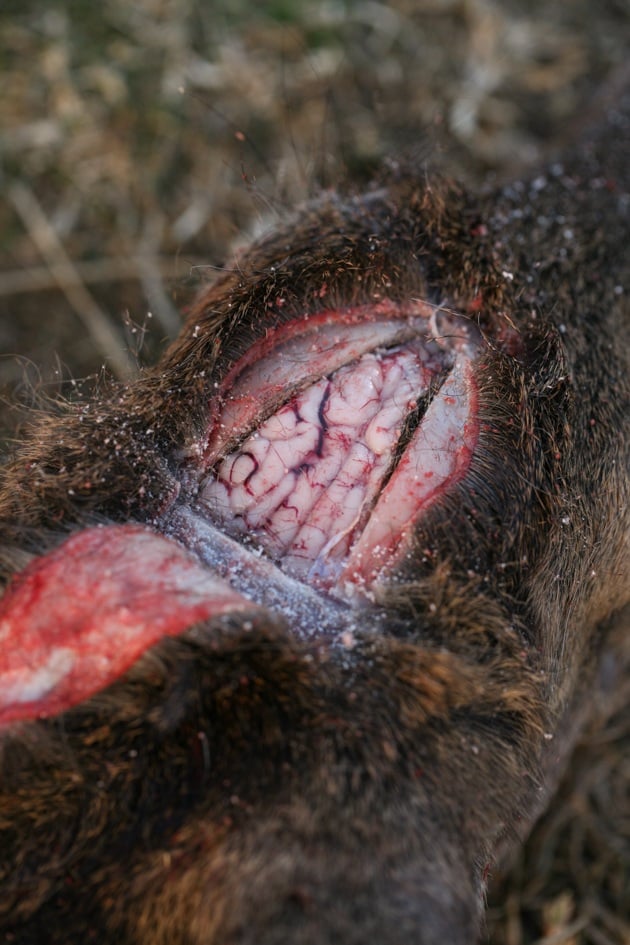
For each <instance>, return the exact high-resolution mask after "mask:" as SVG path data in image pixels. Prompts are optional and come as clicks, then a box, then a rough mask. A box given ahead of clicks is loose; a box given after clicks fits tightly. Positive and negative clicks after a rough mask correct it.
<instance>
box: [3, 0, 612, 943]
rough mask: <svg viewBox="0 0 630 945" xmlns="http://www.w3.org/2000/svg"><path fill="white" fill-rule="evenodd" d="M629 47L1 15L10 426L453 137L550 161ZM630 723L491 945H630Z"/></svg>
mask: <svg viewBox="0 0 630 945" xmlns="http://www.w3.org/2000/svg"><path fill="white" fill-rule="evenodd" d="M629 48H630V5H629V2H628V0H598V2H597V3H595V2H593V0H557V2H550V0H501V2H500V0H420V2H412V0H388V2H376V0H368V2H359V0H345V2H342V0H324V2H316V0H273V2H261V3H254V2H253V0H135V2H132V3H130V2H129V0H106V2H103V3H102V4H97V3H92V2H90V0H39V2H36V0H35V2H33V0H21V2H18V0H1V2H0V70H1V74H2V94H0V355H1V356H0V396H1V398H2V403H3V404H4V408H5V409H4V410H2V412H1V413H2V427H1V431H0V432H1V433H2V435H3V436H4V438H6V436H7V432H8V431H10V430H11V429H13V428H14V427H15V425H16V423H17V421H18V419H19V417H20V412H19V411H16V410H15V409H11V408H9V406H8V405H9V403H11V402H15V401H16V400H20V401H22V402H24V401H26V402H28V401H29V400H31V399H34V398H36V397H37V395H38V392H43V393H52V394H56V393H64V394H65V393H67V392H68V391H69V390H72V388H73V387H74V386H82V387H83V388H84V389H89V387H90V384H91V383H93V378H94V377H95V376H96V375H97V374H98V372H99V371H100V369H101V367H102V366H103V365H106V367H107V369H108V370H110V371H113V372H114V373H115V374H117V375H119V376H126V375H127V374H129V373H130V372H131V373H133V371H134V370H136V369H137V365H138V364H142V363H144V362H145V361H150V360H151V359H152V358H154V357H155V355H156V352H157V351H158V350H159V348H160V346H161V345H162V344H163V342H164V340H165V339H167V338H168V337H171V336H172V335H173V334H174V333H176V331H177V327H178V324H179V318H180V315H179V313H180V312H181V311H182V309H185V306H186V304H187V302H188V300H189V299H190V298H191V297H192V295H193V294H194V292H195V289H196V287H197V286H198V284H199V280H200V279H203V278H205V277H206V276H207V274H208V273H212V271H213V267H216V266H220V265H221V264H222V262H223V261H225V260H226V258H228V257H229V255H230V253H231V251H232V249H233V248H234V246H235V245H237V244H238V242H239V241H241V240H242V239H244V238H246V237H247V236H249V235H251V234H253V233H256V232H257V231H259V230H260V228H262V227H264V226H267V225H268V224H269V223H272V222H273V220H274V219H275V218H277V217H278V216H282V214H283V212H284V210H285V209H286V208H289V207H292V206H294V205H295V204H296V203H297V202H300V201H302V200H303V199H305V198H306V197H308V196H309V194H312V193H314V192H317V190H318V189H319V188H322V187H324V188H325V187H331V186H335V185H336V184H337V183H338V182H339V181H341V180H344V179H347V178H350V179H353V180H358V181H359V182H360V181H362V180H364V179H368V178H369V177H370V175H371V174H372V173H373V171H374V169H375V168H377V167H378V165H379V163H380V162H381V161H382V160H383V159H384V158H386V157H387V156H388V155H391V154H397V153H400V152H401V151H404V152H406V153H409V152H412V153H413V151H414V150H416V149H417V150H418V151H419V153H423V149H424V148H425V145H424V144H423V142H424V141H426V139H427V137H428V138H429V139H431V138H432V137H433V136H435V135H437V136H439V138H440V140H441V141H443V142H445V143H446V145H447V147H446V149H445V151H444V153H443V155H442V157H441V158H440V161H441V162H443V163H444V164H446V165H447V166H448V168H449V169H450V170H451V171H452V172H453V173H455V174H457V175H458V176H461V177H464V178H466V179H468V180H469V181H471V182H473V183H474V182H477V181H479V180H481V179H483V178H484V177H486V176H487V175H488V174H490V175H505V174H509V173H510V172H511V171H513V170H514V169H516V168H519V167H521V166H523V165H527V164H531V163H533V162H535V161H536V160H537V159H539V158H540V157H541V156H542V155H543V154H544V153H545V151H546V150H547V149H549V148H550V147H553V145H554V143H560V142H562V140H563V138H564V137H565V136H566V135H567V130H568V128H569V126H570V124H571V122H572V121H573V120H574V117H575V115H576V113H577V114H579V111H580V108H581V104H582V103H583V102H584V101H585V100H586V99H587V97H588V94H589V92H590V91H591V90H592V89H593V88H594V87H596V86H597V85H598V83H600V82H602V81H604V80H605V79H606V77H607V76H608V75H609V74H610V72H611V71H612V70H613V69H614V68H615V66H617V65H619V64H620V63H622V62H624V61H625V59H626V58H627V56H628V49H629ZM629 159H630V156H629ZM629 731H630V713H628V711H627V710H626V711H625V712H624V711H623V710H622V711H621V713H619V714H618V715H617V716H615V718H614V719H613V720H612V721H611V722H610V723H609V725H608V726H607V727H606V728H605V729H604V730H603V731H598V732H595V733H592V734H591V735H590V736H589V737H588V739H587V740H586V743H585V745H584V746H583V747H582V748H581V749H580V751H579V752H578V753H577V754H576V759H575V762H574V765H573V769H572V772H571V776H570V777H569V778H568V779H567V781H566V783H565V785H564V786H563V787H562V789H561V792H560V795H559V798H560V799H559V801H558V802H557V803H556V804H555V805H554V807H553V808H552V810H551V811H550V813H549V814H548V816H547V817H546V818H545V820H544V821H543V823H542V824H541V826H540V827H539V828H538V829H537V831H536V832H535V834H534V836H533V837H532V839H531V841H530V843H529V844H528V846H527V848H526V849H525V851H524V852H523V854H522V856H521V857H520V859H519V861H518V863H516V864H514V865H513V867H512V869H511V871H509V872H507V873H506V874H505V875H497V876H496V877H495V879H494V892H493V894H492V896H491V900H490V922H489V928H488V932H487V936H486V938H485V940H486V941H488V942H491V943H493V945H533V943H545V945H561V943H564V945H587V943H588V945H628V943H630V917H629V913H630V878H629V874H630V760H629V759H630V735H629ZM445 945H447V943H445Z"/></svg>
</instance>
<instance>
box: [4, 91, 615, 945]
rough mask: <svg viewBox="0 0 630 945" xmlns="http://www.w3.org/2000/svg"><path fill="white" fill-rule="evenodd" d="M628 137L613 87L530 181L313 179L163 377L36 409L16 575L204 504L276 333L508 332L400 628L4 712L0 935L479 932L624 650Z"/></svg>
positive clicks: (385, 608) (425, 530)
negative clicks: (496, 868) (435, 319)
mask: <svg viewBox="0 0 630 945" xmlns="http://www.w3.org/2000/svg"><path fill="white" fill-rule="evenodd" d="M622 142H623V144H622ZM629 144H630V95H629V94H624V95H622V96H621V98H620V102H619V105H618V111H616V112H615V113H614V114H611V115H609V116H608V121H604V122H602V123H601V125H600V128H599V130H596V131H595V132H592V133H589V135H588V136H587V137H586V139H585V141H584V142H583V143H582V144H581V145H580V147H579V148H576V149H575V151H573V152H572V154H571V157H570V159H569V160H570V164H568V163H566V162H565V165H566V166H563V167H562V168H561V167H560V166H559V165H556V166H554V167H553V168H552V169H550V170H546V171H545V172H543V173H541V175H538V176H535V177H533V178H532V179H531V180H526V181H523V182H516V183H514V184H511V185H509V186H507V187H505V188H502V189H499V190H492V191H488V192H486V193H482V194H481V195H480V196H476V197H475V196H471V195H470V194H468V193H467V192H465V191H464V190H463V189H462V188H461V187H459V186H457V185H454V184H452V183H448V182H443V181H441V180H439V179H438V178H437V177H435V178H433V177H429V178H428V182H427V179H426V178H425V174H424V172H422V173H421V174H416V173H415V172H411V171H409V170H408V169H406V168H401V167H396V166H394V167H392V168H391V169H390V171H389V173H388V175H386V177H385V179H384V180H383V181H382V182H379V184H378V185H375V187H374V188H373V189H372V190H371V191H369V192H368V193H367V194H364V195H361V196H354V195H349V196H346V197H343V196H337V195H331V196H325V197H323V198H322V199H321V200H320V201H318V202H317V203H315V204H313V205H310V206H308V207H306V208H305V209H304V210H302V211H300V212H299V213H298V214H297V215H296V218H295V219H294V220H291V221H290V222H289V223H288V224H287V225H286V226H285V227H282V228H279V229H277V230H275V231H274V232H273V233H271V234H270V235H269V236H268V237H266V238H265V239H263V240H262V241H260V242H259V243H258V244H256V245H255V246H253V247H252V248H251V249H250V250H248V251H247V252H245V253H244V254H243V255H242V256H241V257H240V258H239V259H238V260H237V261H236V262H235V264H234V266H233V268H232V269H231V270H230V271H228V272H226V274H225V275H224V276H223V277H222V278H220V279H218V280H217V282H216V283H214V284H212V285H210V286H209V287H208V289H207V290H206V291H205V292H204V293H203V294H202V295H201V297H200V298H199V301H198V302H197V304H196V305H195V307H194V308H193V310H192V311H191V313H190V316H189V318H188V321H187V326H186V328H185V330H184V332H183V334H182V336H181V337H180V339H179V340H178V341H177V342H176V343H175V344H174V345H173V346H172V347H171V348H170V349H169V350H168V351H167V352H166V354H165V356H164V358H163V359H162V361H161V362H160V364H159V365H158V366H157V367H156V368H155V369H154V370H153V371H150V372H147V373H146V374H145V375H144V376H142V377H141V378H140V379H139V380H138V381H136V382H135V383H133V384H132V385H130V386H129V387H127V388H115V387H114V388H112V390H110V391H107V392H106V393H105V394H104V395H103V397H102V398H101V399H100V400H95V401H93V402H89V403H80V404H77V405H70V406H68V407H66V408H64V409H63V410H62V411H60V412H59V413H58V414H57V415H56V416H54V417H52V416H51V417H44V418H42V419H41V420H39V421H37V422H36V423H34V424H33V428H32V430H31V432H30V434H29V436H28V437H27V438H26V439H25V441H24V443H23V444H22V445H21V446H20V449H19V450H18V452H17V454H16V455H15V457H14V458H13V459H12V460H11V462H9V463H8V464H7V466H6V469H5V474H4V485H3V488H2V492H1V493H0V516H1V518H2V521H3V529H4V552H3V560H4V561H5V568H4V578H5V579H9V578H10V576H11V573H12V571H13V570H15V569H17V568H19V567H22V566H23V564H24V561H25V553H27V554H39V553H41V552H43V551H44V550H46V549H47V548H49V547H51V546H53V545H55V544H58V543H59V541H60V540H61V539H62V538H63V537H64V536H65V535H66V534H67V533H68V531H70V530H74V529H77V528H81V527H85V526H86V525H88V524H90V523H92V522H95V521H116V522H119V521H127V520H129V519H135V520H139V521H142V522H147V523H150V524H154V525H155V526H156V527H159V526H160V521H161V516H163V515H164V513H165V510H167V509H168V508H169V507H170V506H171V504H172V503H173V502H174V501H175V500H176V496H178V493H179V498H178V499H177V501H186V500H187V499H188V498H190V499H191V500H192V498H194V493H195V488H196V484H197V466H196V454H195V442H196V440H197V439H198V438H199V437H200V435H201V434H202V432H203V430H204V429H205V427H206V425H207V423H208V419H209V411H211V410H212V396H211V392H212V390H213V382H214V380H215V378H217V377H220V376H221V374H222V372H224V371H225V370H226V368H227V367H228V366H229V365H230V364H231V363H233V361H234V360H235V359H236V358H237V357H238V356H239V355H240V354H241V353H242V352H243V351H244V350H246V349H247V347H248V346H249V345H250V344H251V342H252V340H253V339H254V338H255V337H257V336H259V335H260V333H261V332H263V331H264V330H265V328H268V327H270V326H273V325H274V324H278V323H281V322H282V321H284V320H288V319H289V318H291V317H294V316H295V315H296V314H299V313H303V312H307V311H308V312H314V311H317V310H321V309H324V308H329V307H331V306H334V305H336V304H352V303H356V302H365V301H366V300H371V299H379V298H391V299H395V300H406V299H408V298H410V297H413V298H423V299H429V300H431V301H434V302H446V304H447V305H448V306H449V307H450V308H453V309H455V310H456V311H458V312H460V313H463V314H468V315H469V317H470V318H471V319H475V320H477V321H478V323H479V325H480V328H481V330H482V332H483V333H484V335H485V336H486V337H487V339H488V340H489V348H488V352H487V354H486V355H484V362H483V371H484V382H483V384H482V386H481V391H480V402H481V406H480V412H481V417H482V435H481V447H480V448H479V449H478V450H477V452H476V454H475V457H474V459H473V463H472V467H471V469H470V472H469V474H468V475H467V477H466V478H465V479H464V480H463V481H462V482H461V483H460V484H459V485H458V486H457V487H456V488H455V489H454V490H453V492H452V493H451V494H450V495H448V496H447V497H446V498H445V499H444V500H443V501H442V502H441V503H440V504H439V505H437V506H435V507H433V509H432V510H431V511H430V512H429V513H428V514H427V515H426V516H425V517H424V518H423V519H422V521H421V523H420V524H419V526H418V529H417V534H416V537H415V542H414V549H413V554H411V555H409V556H408V558H407V560H406V561H405V563H404V565H403V567H402V568H401V569H400V571H399V573H398V574H397V575H396V579H395V580H393V581H392V582H391V583H390V584H389V585H386V586H381V587H379V589H378V592H377V595H376V599H375V601H374V605H373V608H374V610H375V611H378V612H379V613H383V612H384V613H386V614H387V616H388V623H387V630H386V631H383V632H382V633H380V634H375V633H373V632H372V630H371V628H370V623H369V619H368V618H366V627H365V631H364V632H363V633H359V634H358V635H357V640H356V645H355V647H354V648H353V649H352V650H351V651H349V653H348V654H346V657H345V659H344V660H339V659H337V658H335V656H334V655H333V654H331V653H330V652H329V651H328V650H327V648H326V647H325V646H322V645H319V644H318V645H314V644H305V643H301V642H299V641H298V640H297V639H296V637H295V635H294V634H293V633H292V628H291V627H290V626H287V624H286V623H285V622H283V621H278V623H277V624H275V623H272V622H270V620H269V619H267V618H263V617H260V618H258V620H257V622H255V625H254V627H253V629H252V628H251V627H249V626H245V625H244V624H243V623H242V622H239V620H237V619H236V618H233V619H232V620H231V621H229V622H228V624H227V625H226V622H225V621H224V620H222V621H211V622H210V623H209V624H208V625H204V626H201V627H196V628H191V631H189V632H187V633H185V634H184V635H183V636H182V637H181V638H179V639H176V640H172V639H169V640H166V641H163V642H161V643H160V644H158V645H157V646H156V647H154V648H153V650H151V651H150V652H148V653H146V654H145V655H144V656H143V657H142V659H141V660H140V661H139V662H138V663H137V664H136V665H135V666H134V667H133V668H132V670H131V671H130V672H129V673H127V674H126V676H125V677H123V678H122V679H120V680H118V681H117V682H116V683H115V684H114V685H112V686H110V687H109V688H108V689H106V690H105V691H103V692H101V693H100V694H98V695H96V696H95V697H93V698H92V699H90V700H88V701H87V702H85V703H83V704H81V705H79V706H77V707H76V708H74V709H72V710H70V711H68V712H66V713H65V714H64V715H63V716H61V717H59V718H54V719H48V720H40V721H34V722H29V723H25V724H19V725H15V726H13V727H11V728H9V729H8V730H5V731H3V732H2V734H1V741H0V752H1V759H2V781H1V783H0V835H1V837H2V840H1V842H0V877H1V881H2V894H1V896H0V938H1V940H2V941H6V942H14V943H23V945H27V943H28V945H30V943H33V942H50V943H73V942H77V943H78V942H81V943H83V942H89V941H98V942H99V943H106V942H112V943H114V942H116V943H129V945H131V943H143V945H161V943H164V945H166V943H190V945H202V943H203V945H210V943H217V945H218V943H221V945H228V943H238V945H250V943H251V945H276V943H277V945H280V943H283V945H285V943H288V942H291V943H296V945H324V943H333V942H335V943H343V945H353V943H357V945H358V943H363V942H367V941H372V942H379V943H383V945H395V943H402V942H405V943H406V942H409V941H414V942H418V943H423V945H433V943H435V945H438V943H439V945H442V943H445V942H448V943H455V945H457V943H461V945H470V943H472V942H474V941H475V940H476V936H477V934H478V930H479V926H480V921H481V913H482V900H483V890H484V877H485V873H486V872H487V868H488V866H489V865H490V864H491V863H492V862H493V861H494V860H495V858H496V857H497V856H498V855H499V854H500V853H501V852H502V851H504V850H505V848H506V847H509V846H511V845H513V844H514V843H515V842H516V840H517V838H518V837H520V836H522V835H524V834H525V833H526V832H527V830H528V828H529V826H530V825H531V823H532V821H533V819H534V818H535V816H536V815H537V813H538V812H539V811H540V809H541V807H542V806H543V804H544V803H545V800H546V798H547V797H548V796H549V793H550V791H551V790H552V789H553V786H554V784H555V782H556V781H557V778H558V777H559V774H560V773H561V770H562V766H563V760H564V758H565V757H566V754H567V752H568V751H569V750H570V746H571V744H572V742H573V740H574V739H575V737H576V734H577V732H578V731H579V729H580V727H581V726H582V725H583V724H584V722H585V721H586V719H587V718H588V716H589V712H590V711H591V708H592V707H594V706H595V703H596V702H597V694H598V692H599V691H600V689H601V688H602V687H605V688H606V689H607V690H610V691H611V692H612V691H613V690H614V689H615V686H616V685H618V684H620V680H621V678H622V676H623V674H624V673H627V672H628V667H629V665H630V652H629V649H630V648H629V646H628V642H627V641H628V635H627V634H626V633H625V632H623V627H624V626H625V624H624V620H625V619H627V618H624V611H623V608H624V606H626V605H627V604H628V600H629V580H628V578H629V572H630V561H629V552H628V532H629V528H628V525H629V522H628V507H629V503H628V499H629V491H630V489H629V481H628V480H629V476H628V466H629V463H628V442H629V440H630V437H629V436H628V433H629V423H628V417H629V413H628V410H629V407H630V398H629V377H630V370H629V368H630V364H629V355H628V352H629V350H630V344H629V342H630V338H629V332H628V325H629V321H630V319H629V310H628V303H627V300H626V295H625V294H624V292H620V291H619V288H618V287H619V286H621V287H623V288H624V289H625V290H626V292H627V290H628V287H629V286H630V281H629V280H628V269H629V263H628V252H627V245H628V238H629V236H630V226H629V222H630V211H629V210H628V201H629V200H630V173H629V171H628V166H627V148H628V145H629ZM261 313H265V314H264V316H262V317H261ZM139 566H141V563H140V562H139ZM95 579H97V578H96V576H95ZM613 647H614V649H612V648H613ZM611 654H612V655H611ZM603 655H605V660H604V661H602V660H603ZM611 660H612V662H611ZM611 665H612V666H613V667H614V668H613V669H612V670H611V668H610V667H611ZM602 667H603V668H602ZM604 670H605V671H604ZM550 736H551V737H550Z"/></svg>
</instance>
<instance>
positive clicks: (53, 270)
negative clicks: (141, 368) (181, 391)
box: [8, 181, 136, 380]
mask: <svg viewBox="0 0 630 945" xmlns="http://www.w3.org/2000/svg"><path fill="white" fill-rule="evenodd" d="M8 196H9V199H10V200H11V203H12V204H13V206H14V207H15V209H16V211H17V213H18V214H19V216H20V219H21V220H22V222H23V224H24V226H25V227H26V229H27V231H28V234H29V236H30V237H31V239H32V240H33V243H34V244H35V245H36V246H37V249H38V250H39V252H40V253H41V255H42V257H43V258H44V259H45V261H46V263H47V265H48V267H49V269H50V274H51V276H52V277H53V279H54V281H55V283H56V284H57V285H58V286H59V288H60V289H61V290H62V292H63V293H64V295H65V296H66V298H67V299H68V301H69V302H70V304H71V305H72V307H73V309H74V310H75V312H76V314H77V315H78V317H79V318H80V319H81V321H82V322H83V324H84V326H85V328H86V329H87V331H88V333H89V334H90V336H91V338H92V339H93V341H94V344H95V345H96V347H97V349H98V350H99V352H100V354H101V355H102V356H103V357H104V358H105V359H106V361H107V362H108V365H109V367H110V368H111V370H112V372H113V373H114V374H115V375H116V377H118V378H119V379H121V380H124V379H125V378H128V377H131V376H132V375H133V374H134V373H135V371H136V367H135V364H134V362H133V360H132V358H131V357H130V355H129V354H128V353H127V352H126V351H125V349H124V347H123V343H122V338H121V336H120V334H119V333H118V332H117V331H116V329H115V327H114V326H113V325H112V323H111V320H110V318H109V316H108V315H106V314H105V312H104V311H103V310H102V309H101V307H100V306H99V305H98V303H97V302H96V300H95V299H94V298H93V296H92V295H91V293H90V292H89V291H88V289H87V288H86V286H85V284H84V283H83V282H82V280H81V277H80V275H79V273H78V272H77V270H76V268H75V265H74V263H73V262H72V260H71V259H70V257H69V256H68V254H67V253H66V251H65V249H64V247H63V244H62V242H61V240H60V239H59V238H58V236H57V234H56V233H55V230H54V228H53V227H52V226H51V224H50V223H49V221H48V220H47V218H46V214H45V213H44V211H43V210H42V207H41V205H40V204H39V202H38V200H37V199H36V197H35V195H34V194H33V192H32V191H31V190H30V189H29V188H28V187H27V186H26V185H25V184H24V183H22V182H21V181H15V182H14V183H13V184H11V186H10V187H9V188H8Z"/></svg>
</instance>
